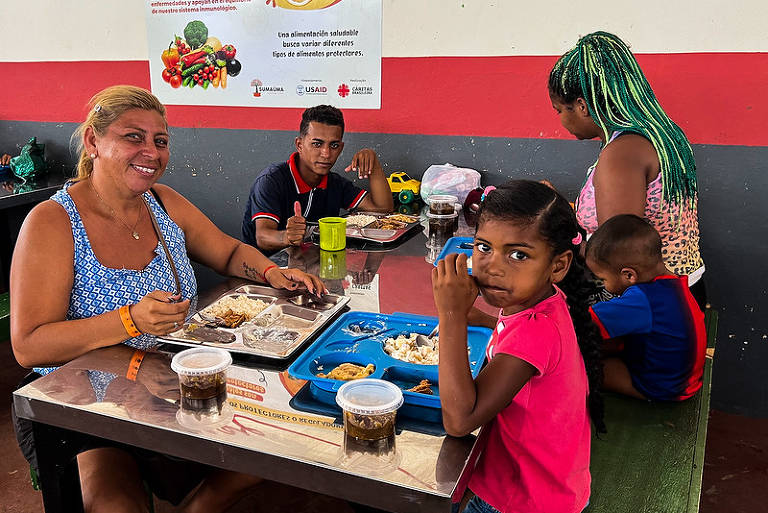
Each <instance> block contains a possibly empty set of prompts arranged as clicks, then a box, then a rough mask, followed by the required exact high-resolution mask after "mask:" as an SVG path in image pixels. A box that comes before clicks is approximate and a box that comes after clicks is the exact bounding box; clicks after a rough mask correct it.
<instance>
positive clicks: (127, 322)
mask: <svg viewBox="0 0 768 513" xmlns="http://www.w3.org/2000/svg"><path fill="white" fill-rule="evenodd" d="M118 312H119V313H120V321H121V322H122V323H123V328H125V331H126V333H128V335H129V336H131V337H138V336H139V335H141V332H140V331H139V330H138V328H136V324H134V322H133V318H132V317H131V305H125V306H121V307H120V309H119V310H118Z"/></svg>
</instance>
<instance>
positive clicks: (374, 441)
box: [336, 378, 403, 468]
mask: <svg viewBox="0 0 768 513" xmlns="http://www.w3.org/2000/svg"><path fill="white" fill-rule="evenodd" d="M336 403H337V404H338V405H339V406H341V408H342V409H343V410H344V446H343V447H344V455H345V457H346V461H347V463H353V464H359V465H364V466H369V467H371V468H375V467H376V466H377V465H381V464H387V463H392V462H394V461H395V458H396V451H395V416H396V415H397V409H398V408H400V406H401V405H402V404H403V392H402V390H400V389H399V388H398V387H397V385H395V384H394V383H390V382H389V381H384V380H381V379H373V378H365V379H358V380H354V381H348V382H347V383H344V384H343V385H341V387H339V391H338V392H336Z"/></svg>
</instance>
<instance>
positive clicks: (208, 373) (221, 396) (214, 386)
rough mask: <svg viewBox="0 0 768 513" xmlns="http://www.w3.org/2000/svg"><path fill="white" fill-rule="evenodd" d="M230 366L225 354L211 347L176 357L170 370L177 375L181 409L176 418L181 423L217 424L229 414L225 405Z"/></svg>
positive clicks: (227, 354)
mask: <svg viewBox="0 0 768 513" xmlns="http://www.w3.org/2000/svg"><path fill="white" fill-rule="evenodd" d="M230 365H232V356H231V355H230V354H229V352H227V351H225V350H223V349H217V348H215V347H196V348H193V349H187V350H186V351H182V352H180V353H178V354H176V355H175V356H174V357H173V360H172V361H171V369H173V371H174V372H176V374H178V375H179V386H180V388H181V409H180V410H179V412H178V413H177V415H176V418H177V419H178V421H179V422H180V423H181V424H184V425H193V426H197V425H200V424H219V423H221V422H225V421H228V420H229V418H231V414H230V412H229V410H228V408H227V406H226V403H227V369H228V368H229V366H230Z"/></svg>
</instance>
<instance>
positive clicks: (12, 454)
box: [0, 341, 768, 513]
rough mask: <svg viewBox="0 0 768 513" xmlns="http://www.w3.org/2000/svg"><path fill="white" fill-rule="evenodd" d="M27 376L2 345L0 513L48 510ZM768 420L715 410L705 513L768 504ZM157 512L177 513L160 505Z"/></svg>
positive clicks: (273, 496) (257, 504)
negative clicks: (20, 388)
mask: <svg viewBox="0 0 768 513" xmlns="http://www.w3.org/2000/svg"><path fill="white" fill-rule="evenodd" d="M25 374H26V371H25V369H22V368H21V367H19V366H18V365H17V364H16V361H15V360H14V358H13V354H12V353H11V347H10V343H9V342H7V341H3V342H0V448H2V450H0V454H2V458H0V513H38V512H42V511H43V506H42V498H41V494H40V492H36V491H34V490H33V489H32V486H31V485H30V480H29V466H28V465H27V462H26V461H25V460H24V458H23V457H22V456H21V452H19V449H18V447H17V445H16V438H15V435H14V433H13V426H12V425H11V421H10V402H11V391H12V390H13V389H14V387H15V385H16V383H18V382H19V380H20V379H21V378H22V377H23V376H24V375H25ZM766 483H768V419H751V418H747V417H741V416H737V415H729V414H726V413H722V412H718V411H712V412H711V415H710V421H709V431H708V437H707V449H706V460H705V462H704V483H703V485H702V497H701V510H700V511H701V512H702V513H756V512H759V511H765V508H766V506H765V505H766V502H768V487H766ZM155 511H156V512H157V513H176V512H177V511H179V510H178V509H177V508H174V507H172V506H171V505H170V504H168V503H163V502H160V501H157V502H156V508H155ZM255 511H269V512H271V513H301V512H306V513H320V512H328V511H333V512H334V513H354V510H353V509H352V508H351V507H350V506H349V504H347V503H346V502H344V501H341V500H338V499H335V498H332V497H327V496H324V495H318V494H313V493H310V492H306V491H303V490H299V489H296V488H292V487H289V486H284V485H280V484H277V483H272V482H268V483H265V484H264V485H262V486H259V487H257V488H256V489H255V490H254V491H253V492H252V493H251V494H249V495H248V496H247V497H245V498H244V499H243V500H242V501H240V503H238V504H237V505H236V506H235V507H234V508H232V509H231V510H230V512H231V513H247V512H255ZM665 513H676V512H665Z"/></svg>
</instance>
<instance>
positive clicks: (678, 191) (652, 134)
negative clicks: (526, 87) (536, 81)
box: [549, 32, 697, 204]
mask: <svg viewBox="0 0 768 513" xmlns="http://www.w3.org/2000/svg"><path fill="white" fill-rule="evenodd" d="M549 93H550V95H552V96H554V97H556V98H559V99H561V100H562V102H563V103H566V104H570V103H573V102H574V101H576V99H577V98H584V100H585V101H586V104H587V107H588V109H589V115H590V116H592V119H593V120H594V121H595V123H597V125H598V126H599V127H600V128H601V129H602V131H603V133H604V134H605V140H606V141H608V140H609V139H610V136H611V134H612V133H613V132H615V131H617V130H622V131H625V132H634V133H637V134H640V135H642V136H644V137H645V138H646V139H648V140H649V141H651V144H653V147H654V148H655V149H656V154H657V155H658V157H659V167H660V172H661V179H662V181H663V182H664V199H665V200H666V201H675V202H679V203H680V204H682V203H683V201H684V200H687V201H688V202H689V204H690V203H692V202H694V201H695V199H696V194H697V185H696V163H695V162H694V159H693V150H692V149H691V144H690V143H689V142H688V139H687V138H686V137H685V134H684V133H683V131H682V130H681V129H680V127H679V126H677V125H676V124H675V123H674V122H673V121H672V120H671V119H669V116H667V114H666V112H664V110H663V109H662V108H661V105H659V101H658V100H657V99H656V95H654V94H653V90H652V89H651V86H650V84H649V83H648V80H647V79H646V78H645V75H643V71H642V70H641V69H640V66H639V65H638V64H637V60H635V56H634V55H632V52H630V51H629V48H628V47H627V45H626V44H625V43H624V42H623V41H622V40H621V39H619V38H618V37H617V36H615V35H613V34H609V33H608V32H594V33H592V34H589V35H586V36H584V37H582V38H581V39H579V42H578V44H577V45H576V47H575V48H572V49H571V50H569V51H568V52H566V53H565V54H564V55H563V56H562V57H560V59H558V61H557V63H556V64H555V66H554V67H553V68H552V71H551V72H550V74H549Z"/></svg>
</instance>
